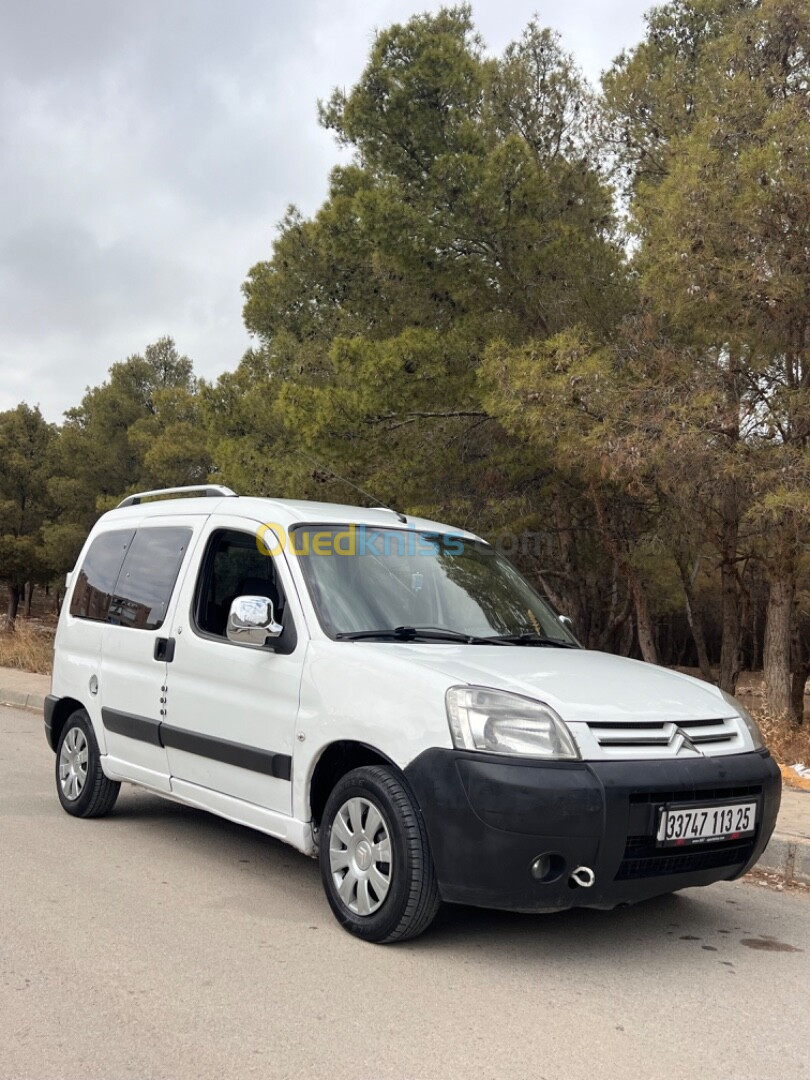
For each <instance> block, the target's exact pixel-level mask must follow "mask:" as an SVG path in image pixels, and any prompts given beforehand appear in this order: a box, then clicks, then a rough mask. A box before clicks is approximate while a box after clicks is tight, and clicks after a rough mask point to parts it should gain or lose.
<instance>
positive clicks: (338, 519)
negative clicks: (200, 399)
mask: <svg viewBox="0 0 810 1080" xmlns="http://www.w3.org/2000/svg"><path fill="white" fill-rule="evenodd" d="M150 494H151V493H150ZM219 514H223V515H227V516H228V517H241V518H245V519H246V520H247V521H252V522H254V523H255V522H259V523H261V524H265V525H270V524H276V525H280V526H282V527H283V528H285V529H290V528H292V527H293V526H294V525H307V524H308V525H367V526H370V527H373V528H385V527H388V528H400V529H407V528H410V529H414V530H417V531H420V532H421V531H424V532H441V533H453V534H454V535H457V536H462V537H465V538H468V539H471V540H478V539H480V537H478V536H476V535H475V533H472V532H469V531H468V530H467V529H460V528H458V527H457V526H451V525H446V524H443V523H442V522H438V521H431V520H430V519H428V518H422V517H414V516H412V515H411V514H408V515H407V520H406V522H405V523H403V522H402V521H401V520H400V517H399V516H398V513H397V511H394V510H388V509H386V508H385V507H365V506H351V505H349V504H343V503H327V502H309V501H308V500H306V499H269V498H260V497H255V496H249V495H223V496H222V497H214V498H212V497H211V494H209V495H208V496H207V497H206V496H204V497H193V498H164V499H160V498H157V499H154V500H152V501H150V502H138V503H135V504H133V505H129V506H119V507H117V508H116V509H115V510H110V511H108V513H106V514H105V515H104V518H103V520H104V521H105V522H113V521H131V520H132V519H133V518H139V519H142V518H149V517H167V516H170V515H171V516H173V515H178V516H180V515H182V516H189V515H205V516H206V517H207V516H209V515H219ZM403 516H404V515H403Z"/></svg>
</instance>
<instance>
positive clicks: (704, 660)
mask: <svg viewBox="0 0 810 1080" xmlns="http://www.w3.org/2000/svg"><path fill="white" fill-rule="evenodd" d="M696 566H697V564H696ZM678 568H679V570H680V572H681V584H682V585H683V602H684V607H685V608H686V620H687V622H688V623H689V629H690V630H691V632H692V640H693V641H694V643H695V649H696V651H697V658H698V666H699V667H700V674H701V675H702V676H703V678H704V679H706V681H707V682H710V683H713V682H714V675H713V674H712V666H711V664H710V663H709V654H708V652H707V651H706V635H705V634H704V633H703V623H702V622H701V621H700V616H699V615H698V614H697V612H696V611H695V594H694V590H693V588H692V583H693V580H694V579H693V577H692V574H690V573H689V568H688V567H687V565H686V559H684V558H681V557H679V558H678Z"/></svg>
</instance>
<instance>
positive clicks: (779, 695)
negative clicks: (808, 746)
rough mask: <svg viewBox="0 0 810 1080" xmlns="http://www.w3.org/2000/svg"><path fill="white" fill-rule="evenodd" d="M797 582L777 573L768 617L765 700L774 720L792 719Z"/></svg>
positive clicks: (769, 598)
mask: <svg viewBox="0 0 810 1080" xmlns="http://www.w3.org/2000/svg"><path fill="white" fill-rule="evenodd" d="M795 592H796V586H795V582H794V581H793V579H792V577H791V575H790V574H786V573H784V572H782V573H779V574H776V575H774V577H772V578H771V582H770V591H769V593H768V609H767V613H766V617H765V648H764V650H763V661H764V664H765V700H766V702H767V705H768V712H769V714H770V716H771V718H772V719H773V720H776V721H777V722H782V721H785V720H789V719H790V718H791V714H792V698H793V686H792V683H793V680H792V678H791V671H790V653H791V644H792V638H793V600H794V596H795Z"/></svg>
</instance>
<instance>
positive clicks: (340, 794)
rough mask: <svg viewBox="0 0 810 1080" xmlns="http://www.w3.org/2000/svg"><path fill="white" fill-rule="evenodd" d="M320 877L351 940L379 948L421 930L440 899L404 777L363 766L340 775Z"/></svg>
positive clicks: (323, 833) (327, 819) (327, 812)
mask: <svg viewBox="0 0 810 1080" xmlns="http://www.w3.org/2000/svg"><path fill="white" fill-rule="evenodd" d="M319 843H320V851H319V860H320V866H321V878H322V880H323V887H324V890H325V892H326V896H327V899H328V900H329V905H330V907H331V908H332V911H333V913H334V915H335V918H336V919H337V920H338V922H339V923H340V925H341V926H342V927H343V928H344V929H345V930H347V931H348V932H349V933H350V934H354V935H355V936H356V937H359V938H363V940H364V941H372V942H376V943H379V944H387V943H389V942H393V941H405V940H407V939H408V938H413V937H416V936H417V935H418V934H421V933H423V931H425V930H427V928H428V927H429V926H430V924H431V923H432V922H433V920H434V918H435V917H436V913H437V911H438V910H439V905H440V903H441V898H440V896H439V887H438V884H437V882H436V872H435V870H434V868H433V860H432V858H431V856H430V847H429V844H428V838H427V832H426V830H425V825H424V822H423V820H422V815H421V813H420V812H419V808H418V806H417V804H416V799H415V798H414V796H413V794H412V792H411V790H410V788H409V787H408V785H407V783H406V781H405V779H404V777H401V776H400V775H399V774H397V773H395V772H394V771H393V769H389V768H386V767H384V766H381V765H364V766H363V767H362V768H359V769H354V770H352V772H350V773H347V774H346V775H345V776H344V777H342V778H341V779H340V780H339V781H338V782H337V784H336V785H335V787H334V789H333V790H332V793H331V795H330V796H329V799H328V800H327V803H326V808H325V809H324V813H323V820H322V822H321V829H320V839H319Z"/></svg>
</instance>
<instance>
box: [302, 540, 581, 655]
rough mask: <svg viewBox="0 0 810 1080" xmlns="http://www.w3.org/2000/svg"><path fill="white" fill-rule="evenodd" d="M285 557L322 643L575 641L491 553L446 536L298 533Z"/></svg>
mask: <svg viewBox="0 0 810 1080" xmlns="http://www.w3.org/2000/svg"><path fill="white" fill-rule="evenodd" d="M293 548H294V550H295V552H296V554H297V555H298V558H299V560H300V562H301V565H302V568H303V571H304V576H305V578H306V581H307V585H308V587H309V591H310V595H311V596H312V600H313V602H314V604H315V608H316V610H317V612H318V617H319V619H320V621H321V625H322V626H323V628H324V630H325V631H326V633H327V634H329V635H330V637H341V636H345V635H354V634H358V635H362V634H363V633H364V632H377V631H379V632H380V633H381V635H383V634H385V633H388V634H391V635H392V636H394V632H395V631H399V632H400V635H401V632H402V631H403V630H413V629H414V628H417V629H418V628H423V629H425V630H432V631H434V632H435V631H448V632H454V633H457V634H463V635H465V636H470V637H473V636H474V637H476V638H497V637H507V636H508V637H511V636H515V637H524V636H525V637H526V638H527V639H528V638H529V637H535V638H543V639H549V640H551V641H554V642H560V643H561V644H566V645H569V646H570V645H575V644H576V639H575V638H574V637H573V636H572V635H571V634H569V633H568V631H567V630H566V629H565V627H564V626H563V625H562V624H561V623H560V621H559V619H558V618H557V617H556V615H555V614H554V612H553V611H552V610H551V608H550V607H549V606H548V605H547V604H546V603H545V602H544V601H543V600H541V599H540V597H539V596H538V595H537V593H536V592H535V591H534V589H533V588H532V587H531V586H530V585H529V584H528V582H527V581H525V580H524V578H522V577H521V575H520V574H519V573H518V572H517V570H515V569H514V567H513V566H512V565H511V564H510V563H509V562H508V561H507V560H506V559H505V558H504V557H503V556H502V555H500V554H498V552H496V551H495V550H494V549H493V548H491V547H489V545H487V544H484V543H482V542H480V541H473V540H466V539H464V538H462V537H460V536H457V535H453V534H438V533H420V532H416V531H415V530H413V529H376V528H375V529H372V528H367V527H365V526H345V525H343V526H331V525H326V526H323V525H318V526H314V525H306V526H299V527H298V528H297V529H296V530H295V531H294V534H293Z"/></svg>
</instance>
